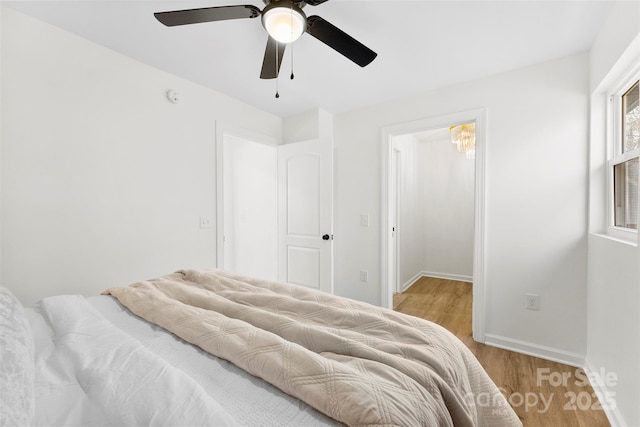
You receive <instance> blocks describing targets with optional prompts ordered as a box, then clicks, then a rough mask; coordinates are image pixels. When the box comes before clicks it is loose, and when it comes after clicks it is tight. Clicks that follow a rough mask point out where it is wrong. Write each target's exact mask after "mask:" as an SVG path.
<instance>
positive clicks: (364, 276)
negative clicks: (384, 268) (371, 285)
mask: <svg viewBox="0 0 640 427" xmlns="http://www.w3.org/2000/svg"><path fill="white" fill-rule="evenodd" d="M360 281H361V282H368V281H369V272H368V271H367V270H360Z"/></svg>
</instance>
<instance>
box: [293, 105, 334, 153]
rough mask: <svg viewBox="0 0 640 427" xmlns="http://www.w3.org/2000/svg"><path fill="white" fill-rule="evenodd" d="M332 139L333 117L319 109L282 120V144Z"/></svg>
mask: <svg viewBox="0 0 640 427" xmlns="http://www.w3.org/2000/svg"><path fill="white" fill-rule="evenodd" d="M319 138H333V115H332V114H331V113H329V112H327V111H325V110H323V109H321V108H317V109H314V110H309V111H305V112H303V113H299V114H295V115H293V116H289V117H285V118H284V119H283V120H282V143H283V144H290V143H292V142H302V141H311V140H314V139H319Z"/></svg>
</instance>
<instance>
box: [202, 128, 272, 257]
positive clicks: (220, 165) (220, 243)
mask: <svg viewBox="0 0 640 427" xmlns="http://www.w3.org/2000/svg"><path fill="white" fill-rule="evenodd" d="M215 132H216V154H215V155H216V177H215V178H216V187H215V188H216V196H215V199H216V268H219V269H222V268H224V137H225V135H232V136H235V137H237V138H241V139H245V140H247V141H251V142H255V143H257V144H264V145H269V146H273V147H278V145H279V142H280V141H279V140H278V139H277V138H275V137H272V136H269V135H265V134H262V133H260V132H255V131H252V130H249V129H244V128H241V127H238V126H233V125H230V124H227V123H223V122H219V121H216V122H215Z"/></svg>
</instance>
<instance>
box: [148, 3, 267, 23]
mask: <svg viewBox="0 0 640 427" xmlns="http://www.w3.org/2000/svg"><path fill="white" fill-rule="evenodd" d="M260 14H261V11H260V9H258V8H257V7H255V6H252V5H239V6H218V7H203V8H200V9H186V10H174V11H169V12H157V13H154V14H153V16H155V17H156V19H157V20H158V21H160V22H162V23H163V24H164V25H166V26H167V27H173V26H175V25H187V24H198V23H200V22H212V21H226V20H228V19H243V18H257V17H258V16H260Z"/></svg>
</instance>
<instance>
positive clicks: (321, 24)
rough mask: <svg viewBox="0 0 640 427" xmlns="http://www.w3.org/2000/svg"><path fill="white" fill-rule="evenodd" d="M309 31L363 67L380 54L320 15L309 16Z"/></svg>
mask: <svg viewBox="0 0 640 427" xmlns="http://www.w3.org/2000/svg"><path fill="white" fill-rule="evenodd" d="M307 33H309V34H311V35H312V36H313V37H315V38H317V39H318V40H320V41H321V42H322V43H324V44H326V45H327V46H329V47H331V48H333V49H335V50H336V51H338V52H340V53H341V54H342V55H344V56H346V57H347V58H349V59H350V60H352V61H353V62H355V63H356V64H358V65H359V66H361V67H364V66H366V65H369V64H370V63H371V61H373V60H374V59H376V56H378V54H377V53H375V52H374V51H372V50H371V49H369V48H368V47H366V46H365V45H363V44H362V43H360V42H359V41H358V40H356V39H354V38H353V37H351V36H350V35H349V34H347V33H345V32H344V31H342V30H341V29H339V28H338V27H336V26H335V25H333V24H331V23H330V22H328V21H326V20H324V19H322V18H321V17H319V16H310V17H308V18H307Z"/></svg>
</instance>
